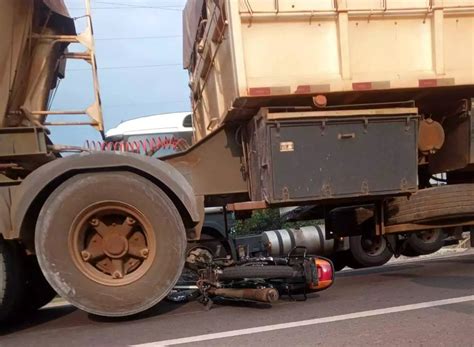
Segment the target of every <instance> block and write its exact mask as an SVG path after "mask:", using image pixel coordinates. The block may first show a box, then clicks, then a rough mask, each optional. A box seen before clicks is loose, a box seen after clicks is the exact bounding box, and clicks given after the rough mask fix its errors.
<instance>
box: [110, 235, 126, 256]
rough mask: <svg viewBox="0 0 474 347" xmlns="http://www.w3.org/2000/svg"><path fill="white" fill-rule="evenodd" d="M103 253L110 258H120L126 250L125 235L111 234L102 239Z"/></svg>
mask: <svg viewBox="0 0 474 347" xmlns="http://www.w3.org/2000/svg"><path fill="white" fill-rule="evenodd" d="M104 243H105V247H104V253H105V254H106V255H108V256H109V257H111V258H121V257H123V256H124V255H125V253H127V251H128V241H127V239H126V238H125V237H122V236H119V235H111V236H109V237H106V238H105V240H104Z"/></svg>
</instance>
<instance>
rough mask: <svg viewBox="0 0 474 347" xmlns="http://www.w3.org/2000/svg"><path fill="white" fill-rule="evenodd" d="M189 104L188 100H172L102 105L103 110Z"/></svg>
mask: <svg viewBox="0 0 474 347" xmlns="http://www.w3.org/2000/svg"><path fill="white" fill-rule="evenodd" d="M185 103H189V100H172V101H156V102H155V101H154V102H131V103H127V104H112V105H107V104H106V103H105V102H104V103H103V104H102V107H103V108H113V107H126V106H140V105H165V104H185Z"/></svg>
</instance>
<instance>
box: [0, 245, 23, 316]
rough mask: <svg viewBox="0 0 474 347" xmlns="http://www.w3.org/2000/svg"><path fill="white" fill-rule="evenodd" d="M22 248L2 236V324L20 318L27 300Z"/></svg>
mask: <svg viewBox="0 0 474 347" xmlns="http://www.w3.org/2000/svg"><path fill="white" fill-rule="evenodd" d="M22 260H23V259H22V254H21V252H20V247H19V246H18V245H17V244H16V242H13V241H5V240H3V238H2V237H1V236H0V323H2V324H5V323H10V322H12V321H14V320H16V319H18V318H20V313H21V311H22V305H23V299H24V298H25V275H24V267H23V262H22Z"/></svg>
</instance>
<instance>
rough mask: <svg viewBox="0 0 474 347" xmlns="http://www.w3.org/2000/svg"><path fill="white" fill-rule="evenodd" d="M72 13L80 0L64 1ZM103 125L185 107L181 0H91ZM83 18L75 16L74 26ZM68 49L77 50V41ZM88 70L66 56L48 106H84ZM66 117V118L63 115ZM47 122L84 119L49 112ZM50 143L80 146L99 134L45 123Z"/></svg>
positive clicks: (88, 100) (89, 94) (89, 95)
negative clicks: (57, 83)
mask: <svg viewBox="0 0 474 347" xmlns="http://www.w3.org/2000/svg"><path fill="white" fill-rule="evenodd" d="M65 3H66V5H67V6H68V8H69V11H70V14H71V16H72V17H80V16H82V15H84V1H83V0H65ZM91 3H92V21H93V26H94V36H95V39H96V53H97V65H98V68H99V69H98V73H99V82H100V92H101V98H102V106H103V113H104V122H105V128H106V130H107V129H110V128H113V127H115V126H117V125H118V124H119V123H120V122H122V121H125V120H127V119H131V118H136V117H139V116H143V115H150V114H159V113H166V112H179V111H188V110H189V109H190V102H189V91H188V77H187V72H186V71H185V70H183V68H182V9H183V8H184V5H185V3H186V0H117V1H115V0H109V1H100V0H91ZM84 24H85V21H84V19H80V18H79V19H77V20H76V27H77V29H78V31H82V30H83V28H84ZM70 50H71V51H83V50H84V49H83V47H82V46H80V45H77V44H74V45H71V46H70ZM93 100H94V99H93V88H92V78H91V70H90V68H89V67H88V64H87V63H85V62H83V61H73V60H68V64H67V70H66V78H65V79H64V80H62V81H61V83H60V86H59V88H58V90H57V92H56V95H55V97H54V99H53V102H52V106H51V109H53V110H54V109H69V110H81V109H86V108H87V107H88V106H89V105H90V104H92V102H93ZM66 117H67V118H66ZM48 120H49V121H66V120H77V121H87V120H88V119H87V116H50V117H49V118H48ZM50 129H51V130H52V140H53V142H54V143H55V144H64V145H76V146H82V145H84V143H85V141H86V140H98V139H100V134H99V133H98V132H97V131H96V130H95V129H94V128H92V127H90V126H67V127H51V128H50Z"/></svg>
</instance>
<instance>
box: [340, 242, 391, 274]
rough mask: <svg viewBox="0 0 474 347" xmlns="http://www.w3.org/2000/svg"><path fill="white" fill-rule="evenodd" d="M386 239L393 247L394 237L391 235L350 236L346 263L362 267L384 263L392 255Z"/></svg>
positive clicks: (354, 266)
mask: <svg viewBox="0 0 474 347" xmlns="http://www.w3.org/2000/svg"><path fill="white" fill-rule="evenodd" d="M387 240H388V241H389V242H390V244H391V245H392V247H395V244H396V238H395V237H394V236H393V235H388V236H385V237H377V236H375V237H374V236H372V235H362V236H352V237H350V238H349V247H350V248H349V251H348V252H349V253H348V262H347V265H348V266H350V267H352V268H364V267H370V266H380V265H383V264H385V263H386V262H388V261H389V260H390V258H392V256H393V253H392V252H391V251H390V249H389V247H388V244H387Z"/></svg>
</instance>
